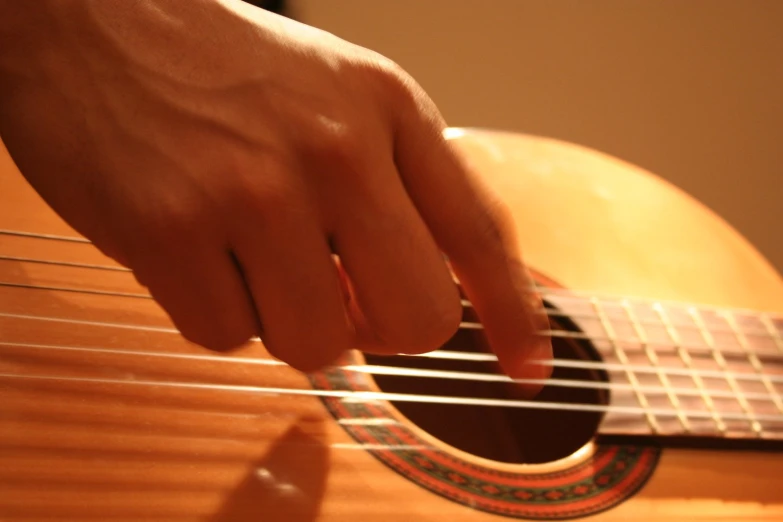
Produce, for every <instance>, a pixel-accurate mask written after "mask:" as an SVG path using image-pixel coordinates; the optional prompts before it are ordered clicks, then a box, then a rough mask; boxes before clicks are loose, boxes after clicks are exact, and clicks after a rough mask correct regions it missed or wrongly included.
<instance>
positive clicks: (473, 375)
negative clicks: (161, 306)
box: [0, 341, 783, 420]
mask: <svg viewBox="0 0 783 522" xmlns="http://www.w3.org/2000/svg"><path fill="white" fill-rule="evenodd" d="M0 346H4V347H9V348H23V349H27V350H41V351H46V350H52V351H58V352H75V353H85V354H98V355H117V356H131V357H138V358H140V359H141V358H147V357H149V358H153V359H172V360H186V361H204V362H209V363H218V364H228V365H248V366H253V365H257V366H279V367H287V366H288V365H287V364H286V363H284V362H282V361H279V360H277V359H266V358H261V357H238V356H228V357H225V356H218V355H206V354H198V355H196V354H184V353H176V352H159V351H144V350H130V349H127V348H95V347H85V346H63V345H52V344H38V343H27V342H7V341H0ZM330 368H331V369H339V370H344V371H349V372H354V373H363V374H368V375H391V376H400V377H415V378H428V379H447V380H462V381H472V382H495V383H501V384H528V385H547V386H556V387H564V388H577V389H586V390H623V391H629V392H632V391H637V390H638V391H641V392H644V393H649V394H660V395H664V394H666V393H667V392H668V391H673V392H675V393H677V394H678V395H684V396H694V397H699V396H700V395H701V392H700V391H699V390H694V389H691V388H681V387H673V388H665V387H662V386H649V385H644V384H641V385H638V386H637V385H631V384H623V383H616V382H598V381H585V380H580V379H556V378H549V379H512V378H510V377H508V376H505V375H500V374H493V373H481V372H468V371H453V370H429V369H419V368H404V367H398V366H389V365H375V364H345V365H335V366H331V367H330ZM706 392H708V393H709V394H710V396H711V397H713V398H722V399H734V398H736V395H735V394H734V393H732V392H730V391H725V390H711V389H707V390H706ZM743 395H744V397H745V398H747V399H750V400H759V401H763V400H770V396H769V395H767V394H764V393H753V392H748V393H744V394H743ZM781 420H783V416H782V417H781Z"/></svg>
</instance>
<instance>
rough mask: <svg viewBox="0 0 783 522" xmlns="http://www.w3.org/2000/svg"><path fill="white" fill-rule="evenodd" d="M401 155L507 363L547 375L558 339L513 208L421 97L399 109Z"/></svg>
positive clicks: (410, 187) (423, 209)
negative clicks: (550, 327)
mask: <svg viewBox="0 0 783 522" xmlns="http://www.w3.org/2000/svg"><path fill="white" fill-rule="evenodd" d="M396 128H397V134H396V136H395V161H396V163H397V167H398V169H399V172H400V175H401V177H402V178H403V183H404V184H405V187H406V189H407V191H408V193H409V195H410V198H411V199H412V200H413V202H414V204H415V205H416V207H417V209H418V211H419V213H420V214H421V216H422V218H423V219H424V221H425V223H426V224H427V226H428V227H429V229H430V231H431V233H432V234H433V236H434V238H435V240H436V241H437V243H438V245H439V246H440V248H441V249H442V250H443V252H444V253H445V254H446V255H447V256H448V258H449V261H450V262H451V264H452V268H453V270H454V272H455V274H456V275H457V277H458V279H459V280H460V283H461V284H462V287H463V290H464V292H465V294H466V295H467V296H468V298H469V300H470V301H471V302H472V304H473V308H474V309H475V311H476V313H477V315H478V317H479V319H480V320H481V322H482V324H483V326H484V333H485V335H486V338H487V341H488V342H489V346H490V347H491V349H492V350H493V352H494V353H495V354H496V355H497V357H498V361H499V363H500V366H501V368H502V369H503V371H504V372H505V373H507V374H508V375H509V376H511V377H514V378H526V379H546V378H548V377H549V376H550V374H551V367H550V366H549V365H542V364H531V363H529V361H531V360H550V359H551V358H552V345H551V341H550V340H549V338H548V337H547V336H543V335H540V333H539V332H541V331H543V330H546V329H547V328H548V321H547V318H546V315H545V314H544V313H542V312H543V305H542V302H541V299H540V298H539V297H538V296H537V294H536V293H535V292H534V288H533V281H532V278H531V276H530V275H529V272H528V271H527V268H526V266H525V264H524V261H523V259H522V255H521V250H520V248H519V245H518V241H517V233H516V231H515V227H514V223H513V221H512V219H511V217H510V214H509V212H508V209H507V207H506V206H505V204H504V203H503V201H502V200H501V198H500V197H499V196H498V195H496V194H493V193H492V192H491V190H490V188H489V187H488V185H487V184H486V183H485V182H484V181H482V179H481V177H480V174H479V173H477V172H475V171H473V170H471V168H470V167H469V165H468V164H467V162H466V161H465V159H464V158H462V157H461V156H460V153H459V152H458V150H457V149H456V148H455V147H454V145H453V144H452V143H450V142H449V140H447V138H446V136H445V132H444V131H445V130H446V125H445V123H444V122H443V121H442V118H441V117H440V115H439V114H438V113H437V111H436V110H435V109H434V107H431V106H428V104H427V103H425V102H422V103H419V104H418V107H417V110H412V111H410V112H408V113H401V114H400V115H399V120H398V125H397V127H396Z"/></svg>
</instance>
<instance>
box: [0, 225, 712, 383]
mask: <svg viewBox="0 0 783 522" xmlns="http://www.w3.org/2000/svg"><path fill="white" fill-rule="evenodd" d="M2 232H7V231H2ZM19 235H28V234H24V233H21V234H19ZM33 237H36V236H35V235H33ZM41 237H45V238H47V239H52V238H56V239H60V240H66V241H71V240H73V241H75V242H85V243H88V242H87V241H86V240H85V241H77V240H76V238H63V237H57V236H50V235H41ZM3 257H5V258H7V260H13V261H28V262H44V263H47V264H58V265H63V266H74V267H79V268H90V269H103V270H114V269H116V270H117V271H129V270H128V269H124V268H120V267H109V266H102V265H88V264H84V263H68V262H58V261H55V262H48V261H46V260H34V259H28V258H14V257H13V256H3ZM3 257H0V259H2V258H3ZM15 286H16V285H15ZM57 289H58V290H66V291H78V292H80V293H101V294H112V293H110V292H101V291H89V290H87V291H85V290H81V289H62V288H57ZM113 294H114V295H119V296H122V297H147V298H150V296H148V295H144V294H132V293H116V292H115V293H113ZM466 304H467V306H470V303H469V302H466V301H463V305H466ZM468 327H473V328H476V327H478V328H480V327H481V325H479V324H477V323H474V324H468ZM543 333H544V334H546V332H543ZM588 338H589V339H592V340H594V338H593V337H588ZM441 352H442V351H441ZM479 355H481V354H479ZM495 360H496V359H495ZM386 368H387V372H399V371H400V370H407V369H395V368H392V367H386ZM429 376H431V377H441V378H443V377H444V375H442V374H431V375H429ZM486 376H487V377H498V376H493V375H491V374H486ZM720 376H722V375H719V377H720ZM452 377H453V376H452ZM473 378H474V379H475V378H476V377H475V376H474V377H473ZM506 382H512V381H506ZM529 383H530V384H532V383H533V382H529Z"/></svg>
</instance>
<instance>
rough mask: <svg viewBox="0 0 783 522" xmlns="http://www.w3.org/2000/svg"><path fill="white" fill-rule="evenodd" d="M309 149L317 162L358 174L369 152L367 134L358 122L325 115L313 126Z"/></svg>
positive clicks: (310, 133)
mask: <svg viewBox="0 0 783 522" xmlns="http://www.w3.org/2000/svg"><path fill="white" fill-rule="evenodd" d="M306 148H307V152H308V155H310V156H311V157H313V159H315V160H316V161H317V162H318V163H321V164H325V165H327V166H332V167H339V168H340V170H341V171H344V172H357V171H358V167H359V166H360V165H361V164H362V163H363V160H364V158H366V157H367V154H368V151H369V147H368V144H367V137H366V133H363V132H362V131H361V129H360V126H359V125H358V124H357V123H353V122H351V121H348V120H347V119H333V118H329V117H327V116H325V115H319V116H317V117H316V118H315V121H314V122H313V123H312V127H311V129H310V132H309V138H308V143H307V145H306Z"/></svg>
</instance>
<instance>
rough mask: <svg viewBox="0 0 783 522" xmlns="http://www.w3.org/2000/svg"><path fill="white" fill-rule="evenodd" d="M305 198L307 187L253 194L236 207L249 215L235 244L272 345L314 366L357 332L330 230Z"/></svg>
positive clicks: (296, 363)
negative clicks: (346, 303) (345, 299)
mask: <svg viewBox="0 0 783 522" xmlns="http://www.w3.org/2000/svg"><path fill="white" fill-rule="evenodd" d="M284 192H285V191H284ZM302 199H303V197H302V193H301V192H296V193H294V192H291V193H288V195H283V194H282V193H280V192H277V193H270V192H267V191H266V190H261V191H260V192H257V193H256V194H255V195H254V194H249V195H248V197H247V198H245V199H244V208H239V209H237V210H236V212H237V214H236V215H237V216H238V217H239V219H240V220H241V222H240V223H238V224H237V226H236V227H235V234H236V235H235V237H233V238H232V244H233V245H234V250H235V253H236V256H237V258H238V259H239V262H240V263H241V265H242V267H243V270H244V274H245V280H246V282H247V285H248V288H249V289H250V292H251V294H252V295H253V298H254V301H255V302H256V303H257V308H258V313H259V316H260V318H261V323H262V324H263V336H262V339H263V342H264V346H265V347H266V348H267V350H269V352H270V353H271V354H273V355H275V356H276V357H278V358H279V359H281V360H283V361H285V362H286V363H288V364H290V365H291V366H293V367H294V368H297V369H299V370H301V371H305V372H307V371H313V370H316V369H319V368H321V367H323V366H326V365H328V364H330V363H333V362H334V361H335V359H337V357H339V355H340V354H341V353H343V352H344V351H346V350H348V349H350V348H352V340H353V333H352V331H351V326H350V322H349V320H348V316H347V313H346V310H345V307H344V302H343V294H342V291H341V286H340V280H339V276H338V273H337V270H336V267H335V265H334V262H333V260H332V257H331V252H330V249H329V246H328V243H327V240H326V236H325V234H324V232H323V230H322V229H321V227H320V223H319V220H318V219H317V218H316V217H315V216H314V215H313V208H314V207H313V206H311V205H307V204H306V203H304V202H303V201H302ZM239 206H240V207H242V206H243V205H242V204H240V205H239Z"/></svg>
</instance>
